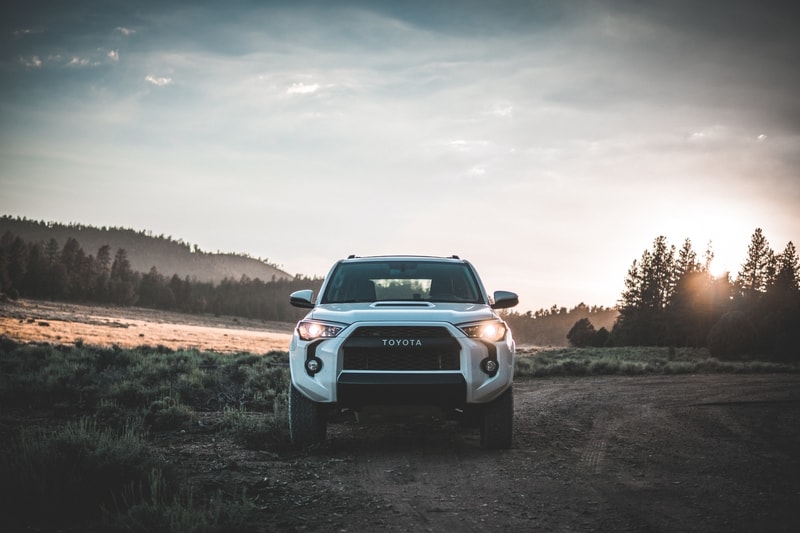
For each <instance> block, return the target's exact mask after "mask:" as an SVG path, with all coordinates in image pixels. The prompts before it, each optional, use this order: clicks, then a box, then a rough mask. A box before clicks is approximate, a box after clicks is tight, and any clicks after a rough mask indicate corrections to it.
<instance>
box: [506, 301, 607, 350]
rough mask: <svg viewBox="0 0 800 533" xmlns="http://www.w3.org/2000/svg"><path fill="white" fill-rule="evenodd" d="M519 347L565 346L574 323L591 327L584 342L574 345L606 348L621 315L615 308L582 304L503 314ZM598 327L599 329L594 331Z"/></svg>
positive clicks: (585, 335)
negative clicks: (525, 345)
mask: <svg viewBox="0 0 800 533" xmlns="http://www.w3.org/2000/svg"><path fill="white" fill-rule="evenodd" d="M501 314H502V317H503V320H505V321H506V322H507V323H508V325H509V327H510V328H511V331H512V332H513V333H514V340H515V341H516V342H517V343H518V344H533V345H536V346H562V345H564V343H565V341H567V340H568V339H569V338H570V333H569V332H570V331H571V329H570V328H573V329H574V328H575V326H574V325H575V324H577V323H581V324H588V325H589V328H587V329H586V332H587V333H585V334H584V336H583V337H582V339H581V340H580V341H579V342H577V343H575V344H576V345H578V346H605V345H606V344H607V342H608V337H609V336H610V334H611V332H610V330H611V328H612V326H613V325H614V321H615V320H616V318H617V315H619V311H617V309H616V308H614V307H603V306H588V305H586V304H584V303H580V304H578V305H576V306H575V307H573V308H570V309H568V308H566V307H559V306H557V305H554V306H552V307H550V308H549V309H544V308H542V309H539V310H538V311H527V312H525V313H520V312H518V311H516V310H506V311H503V312H501ZM595 326H597V328H598V329H597V330H595Z"/></svg>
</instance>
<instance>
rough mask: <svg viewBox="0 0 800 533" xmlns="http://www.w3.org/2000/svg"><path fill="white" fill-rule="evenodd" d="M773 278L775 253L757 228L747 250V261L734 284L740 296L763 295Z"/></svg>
mask: <svg viewBox="0 0 800 533" xmlns="http://www.w3.org/2000/svg"><path fill="white" fill-rule="evenodd" d="M774 278H775V252H773V251H772V248H770V246H769V243H768V242H767V239H766V237H764V233H763V232H762V231H761V228H757V229H756V231H755V232H754V233H753V236H752V238H751V239H750V245H749V246H748V248H747V260H746V261H745V263H744V264H743V265H742V269H741V270H740V271H739V276H738V278H737V280H736V284H737V286H738V287H739V292H740V294H741V295H742V296H746V297H748V296H753V295H755V294H758V293H764V292H766V290H767V287H769V285H770V284H771V283H772V282H773V280H774Z"/></svg>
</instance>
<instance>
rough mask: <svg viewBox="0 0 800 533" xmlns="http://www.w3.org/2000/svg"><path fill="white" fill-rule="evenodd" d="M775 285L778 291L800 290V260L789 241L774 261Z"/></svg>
mask: <svg viewBox="0 0 800 533" xmlns="http://www.w3.org/2000/svg"><path fill="white" fill-rule="evenodd" d="M776 271H777V272H776V275H775V285H776V286H777V287H778V288H779V289H780V290H798V288H800V259H798V257H797V249H796V248H795V247H794V244H793V243H792V242H791V241H789V243H788V244H787V245H786V248H785V249H784V250H783V253H782V254H780V255H779V256H778V257H777V259H776Z"/></svg>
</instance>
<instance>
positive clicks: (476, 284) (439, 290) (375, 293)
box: [289, 256, 516, 447]
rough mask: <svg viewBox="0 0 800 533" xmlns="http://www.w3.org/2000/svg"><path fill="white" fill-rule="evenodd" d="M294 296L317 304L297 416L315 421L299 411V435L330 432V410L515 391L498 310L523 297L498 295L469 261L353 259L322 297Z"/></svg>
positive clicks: (509, 341)
mask: <svg viewBox="0 0 800 533" xmlns="http://www.w3.org/2000/svg"><path fill="white" fill-rule="evenodd" d="M291 301H292V302H293V304H294V305H297V306H300V307H307V308H310V311H309V313H308V315H307V316H306V317H305V318H304V319H303V320H301V321H300V322H299V323H298V325H297V328H296V329H295V333H294V336H293V338H292V341H291V346H290V351H289V353H290V367H291V376H292V397H290V404H291V403H292V402H294V405H295V413H294V415H297V411H298V409H300V412H301V413H305V412H306V411H309V412H312V411H313V412H312V413H311V415H309V416H310V419H308V420H307V417H306V416H305V415H304V414H302V415H301V416H300V418H298V417H297V416H294V419H292V413H290V423H291V424H292V426H293V428H294V430H293V432H292V433H293V438H294V440H296V441H301V442H302V441H312V442H313V441H315V440H319V439H318V437H319V435H320V434H322V435H323V437H324V428H323V429H321V428H319V427H317V426H316V424H323V425H324V417H325V414H324V409H325V407H326V406H333V405H336V406H339V407H350V408H354V409H360V408H361V407H363V406H367V405H376V404H430V405H438V406H441V407H443V408H445V409H469V408H471V407H476V406H483V405H490V404H492V403H496V402H497V401H498V399H499V398H500V397H501V396H503V395H504V394H506V395H510V388H511V382H512V379H513V373H514V348H515V347H514V340H513V337H512V335H511V331H510V330H509V329H508V326H507V325H506V324H505V322H503V320H502V319H501V318H500V317H499V316H498V315H497V314H496V313H495V311H494V309H496V308H501V307H509V306H511V305H514V304H516V295H514V294H513V293H506V292H497V293H495V300H494V301H492V300H490V299H489V298H488V296H487V294H486V292H485V290H484V288H483V286H482V284H481V281H480V279H479V278H478V276H477V274H476V273H475V271H474V269H473V267H472V265H471V264H469V263H468V262H467V261H464V260H461V259H458V258H426V257H405V256H392V257H378V258H350V259H347V260H342V261H340V262H338V263H337V264H336V265H334V267H333V269H332V270H331V272H330V273H329V275H328V276H327V277H326V279H325V282H324V283H323V286H322V288H321V290H320V294H319V295H318V297H317V298H316V301H315V299H314V297H313V295H312V294H311V293H310V291H299V292H297V293H294V294H293V295H292V298H291ZM503 401H505V402H506V403H507V400H503ZM298 404H302V406H300V407H298ZM512 408H513V407H512ZM290 409H291V405H290ZM504 416H506V417H507V413H505V414H504ZM509 423H510V422H509ZM309 424H311V426H313V427H310V426H309ZM509 432H510V429H509ZM295 437H298V438H295ZM509 439H510V433H509V436H508V439H505V440H509ZM505 440H504V442H505ZM503 446H504V445H503ZM491 447H502V446H491Z"/></svg>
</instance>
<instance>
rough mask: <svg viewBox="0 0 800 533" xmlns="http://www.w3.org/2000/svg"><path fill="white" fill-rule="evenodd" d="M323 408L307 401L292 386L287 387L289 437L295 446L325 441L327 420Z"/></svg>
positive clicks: (311, 401)
mask: <svg viewBox="0 0 800 533" xmlns="http://www.w3.org/2000/svg"><path fill="white" fill-rule="evenodd" d="M326 415H327V413H326V410H325V406H324V405H323V404H321V403H319V402H315V401H313V400H309V399H308V398H306V397H305V396H304V395H303V393H302V392H300V391H299V390H297V389H296V388H295V386H294V385H291V386H290V387H289V437H290V438H291V440H292V444H294V445H295V446H300V447H305V446H311V445H312V444H319V443H320V442H324V441H325V433H326V432H327V430H328V420H327V416H326Z"/></svg>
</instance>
